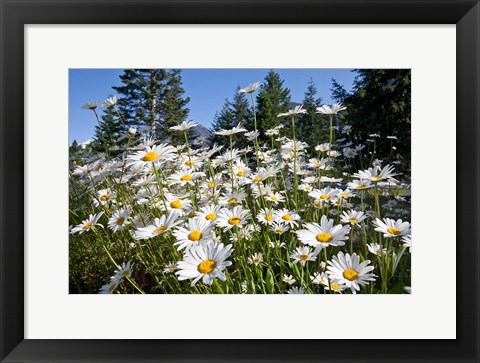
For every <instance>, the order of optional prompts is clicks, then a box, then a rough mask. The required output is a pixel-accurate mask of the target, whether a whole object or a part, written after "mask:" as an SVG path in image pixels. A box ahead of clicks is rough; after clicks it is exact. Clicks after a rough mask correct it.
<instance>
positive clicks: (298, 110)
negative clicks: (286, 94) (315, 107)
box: [277, 105, 307, 117]
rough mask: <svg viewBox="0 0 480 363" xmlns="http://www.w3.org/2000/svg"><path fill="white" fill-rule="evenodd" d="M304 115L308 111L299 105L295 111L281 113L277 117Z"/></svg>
mask: <svg viewBox="0 0 480 363" xmlns="http://www.w3.org/2000/svg"><path fill="white" fill-rule="evenodd" d="M302 113H307V110H305V109H304V108H303V105H298V106H295V107H294V108H293V109H291V110H288V111H287V112H284V113H279V114H278V115H277V117H284V116H296V115H300V114H302Z"/></svg>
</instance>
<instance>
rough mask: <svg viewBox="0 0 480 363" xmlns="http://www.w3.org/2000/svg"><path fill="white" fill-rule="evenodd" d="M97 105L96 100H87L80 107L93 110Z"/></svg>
mask: <svg viewBox="0 0 480 363" xmlns="http://www.w3.org/2000/svg"><path fill="white" fill-rule="evenodd" d="M97 107H98V101H93V102H87V103H85V104H84V105H83V106H82V108H83V109H85V110H95V109H96V108H97Z"/></svg>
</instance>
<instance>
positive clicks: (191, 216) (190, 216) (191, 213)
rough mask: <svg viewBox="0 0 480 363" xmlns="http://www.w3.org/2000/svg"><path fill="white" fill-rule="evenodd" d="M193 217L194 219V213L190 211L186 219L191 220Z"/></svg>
mask: <svg viewBox="0 0 480 363" xmlns="http://www.w3.org/2000/svg"><path fill="white" fill-rule="evenodd" d="M193 217H195V211H193V210H192V211H191V212H189V213H188V218H193Z"/></svg>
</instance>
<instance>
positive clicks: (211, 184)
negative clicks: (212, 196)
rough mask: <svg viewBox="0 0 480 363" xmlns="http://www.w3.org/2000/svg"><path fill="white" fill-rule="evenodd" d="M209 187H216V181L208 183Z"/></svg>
mask: <svg viewBox="0 0 480 363" xmlns="http://www.w3.org/2000/svg"><path fill="white" fill-rule="evenodd" d="M207 186H208V187H209V188H214V187H215V183H213V182H211V183H208V185H207Z"/></svg>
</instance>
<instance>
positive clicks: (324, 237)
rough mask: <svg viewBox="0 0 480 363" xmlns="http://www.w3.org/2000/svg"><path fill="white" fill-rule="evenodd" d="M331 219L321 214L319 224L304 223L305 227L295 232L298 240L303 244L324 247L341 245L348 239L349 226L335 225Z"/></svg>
mask: <svg viewBox="0 0 480 363" xmlns="http://www.w3.org/2000/svg"><path fill="white" fill-rule="evenodd" d="M333 223H334V221H333V219H330V220H329V219H328V218H327V217H326V216H322V219H321V220H320V224H318V223H306V224H305V228H306V229H302V230H298V231H296V232H295V233H296V234H297V236H298V238H299V239H300V241H301V242H302V243H303V244H305V245H310V246H313V247H317V248H325V247H327V246H330V245H333V246H343V245H345V242H343V241H345V240H347V239H348V233H349V232H350V226H342V225H340V224H339V225H336V226H335V227H334V226H333Z"/></svg>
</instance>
